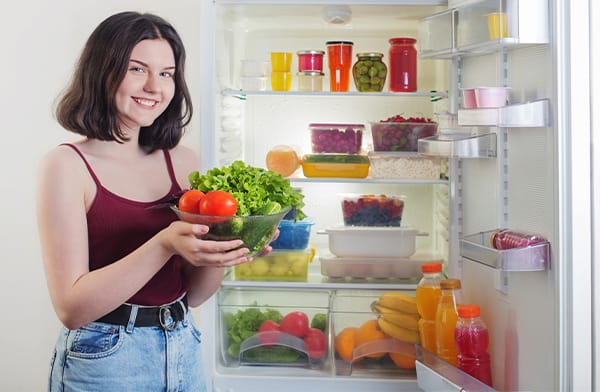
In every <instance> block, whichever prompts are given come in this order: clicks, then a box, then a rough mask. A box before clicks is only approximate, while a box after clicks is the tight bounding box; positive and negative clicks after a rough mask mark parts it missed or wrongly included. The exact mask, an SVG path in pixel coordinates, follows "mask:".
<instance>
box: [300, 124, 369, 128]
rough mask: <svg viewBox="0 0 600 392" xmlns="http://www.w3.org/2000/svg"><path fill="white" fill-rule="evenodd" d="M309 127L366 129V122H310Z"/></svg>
mask: <svg viewBox="0 0 600 392" xmlns="http://www.w3.org/2000/svg"><path fill="white" fill-rule="evenodd" d="M308 128H309V129H310V128H358V129H364V128H365V124H342V123H339V124H336V123H310V124H308Z"/></svg>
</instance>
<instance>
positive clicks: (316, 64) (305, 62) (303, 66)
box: [298, 50, 325, 72]
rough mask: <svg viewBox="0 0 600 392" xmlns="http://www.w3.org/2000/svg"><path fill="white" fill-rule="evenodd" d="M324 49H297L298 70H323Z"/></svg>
mask: <svg viewBox="0 0 600 392" xmlns="http://www.w3.org/2000/svg"><path fill="white" fill-rule="evenodd" d="M324 55H325V51H324V50H299V51H298V72H309V71H316V72H323V56H324Z"/></svg>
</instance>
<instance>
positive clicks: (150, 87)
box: [144, 74, 160, 93]
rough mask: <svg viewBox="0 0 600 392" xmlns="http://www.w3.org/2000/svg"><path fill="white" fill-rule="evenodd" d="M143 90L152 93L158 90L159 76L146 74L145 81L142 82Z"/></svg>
mask: <svg viewBox="0 0 600 392" xmlns="http://www.w3.org/2000/svg"><path fill="white" fill-rule="evenodd" d="M144 91H147V92H152V93H154V92H158V91H160V82H159V77H158V76H154V75H151V74H150V75H148V78H147V79H146V83H145V84H144Z"/></svg>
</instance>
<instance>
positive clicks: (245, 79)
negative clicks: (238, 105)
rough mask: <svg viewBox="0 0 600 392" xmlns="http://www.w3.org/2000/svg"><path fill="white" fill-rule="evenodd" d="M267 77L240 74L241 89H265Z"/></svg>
mask: <svg viewBox="0 0 600 392" xmlns="http://www.w3.org/2000/svg"><path fill="white" fill-rule="evenodd" d="M268 79H269V78H268V77H266V76H242V78H241V81H242V89H243V90H246V91H265V90H266V89H267V81H268Z"/></svg>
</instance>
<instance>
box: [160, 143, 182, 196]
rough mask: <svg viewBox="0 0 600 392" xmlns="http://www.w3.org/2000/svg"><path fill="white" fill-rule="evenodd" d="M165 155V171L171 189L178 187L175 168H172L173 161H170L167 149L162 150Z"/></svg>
mask: <svg viewBox="0 0 600 392" xmlns="http://www.w3.org/2000/svg"><path fill="white" fill-rule="evenodd" d="M163 153H164V155H165V162H166V163H167V171H168V172H169V177H170V178H171V189H174V188H179V183H178V182H177V177H176V176H175V169H173V162H172V161H171V154H170V153H169V150H167V149H165V150H163Z"/></svg>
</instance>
